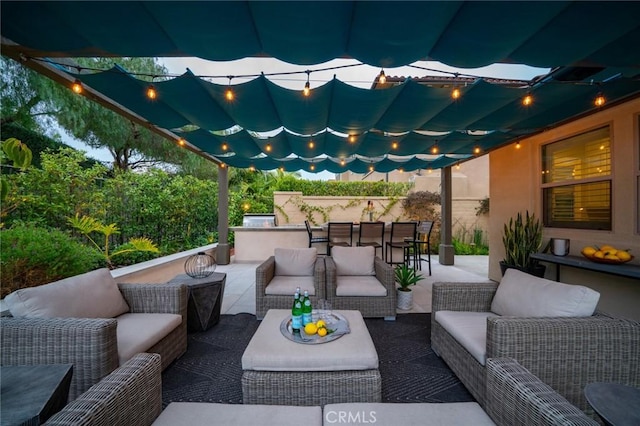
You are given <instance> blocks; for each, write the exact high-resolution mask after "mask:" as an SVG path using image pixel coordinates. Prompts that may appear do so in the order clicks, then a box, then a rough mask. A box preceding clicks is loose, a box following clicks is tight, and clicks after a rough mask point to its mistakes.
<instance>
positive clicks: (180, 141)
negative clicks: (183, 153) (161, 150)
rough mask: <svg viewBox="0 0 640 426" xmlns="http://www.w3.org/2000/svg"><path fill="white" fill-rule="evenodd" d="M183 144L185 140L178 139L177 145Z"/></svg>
mask: <svg viewBox="0 0 640 426" xmlns="http://www.w3.org/2000/svg"><path fill="white" fill-rule="evenodd" d="M185 143H186V142H185V140H184V139H183V138H180V139H178V145H180V146H184V144H185Z"/></svg>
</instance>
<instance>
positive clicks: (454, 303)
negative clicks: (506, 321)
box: [432, 282, 498, 312]
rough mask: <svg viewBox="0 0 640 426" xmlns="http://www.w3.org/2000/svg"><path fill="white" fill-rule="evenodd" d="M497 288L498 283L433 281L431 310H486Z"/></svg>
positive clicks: (489, 306)
mask: <svg viewBox="0 0 640 426" xmlns="http://www.w3.org/2000/svg"><path fill="white" fill-rule="evenodd" d="M497 288H498V283H473V282H471V283H468V282H436V283H433V290H432V312H437V311H469V312H488V311H490V310H491V301H492V300H493V296H494V295H495V293H496V290H497Z"/></svg>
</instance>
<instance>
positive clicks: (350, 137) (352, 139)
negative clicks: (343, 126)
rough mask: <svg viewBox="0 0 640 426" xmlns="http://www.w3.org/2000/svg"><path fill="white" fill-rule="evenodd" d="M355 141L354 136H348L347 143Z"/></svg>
mask: <svg viewBox="0 0 640 426" xmlns="http://www.w3.org/2000/svg"><path fill="white" fill-rule="evenodd" d="M355 141H356V135H349V142H351V143H354V142H355Z"/></svg>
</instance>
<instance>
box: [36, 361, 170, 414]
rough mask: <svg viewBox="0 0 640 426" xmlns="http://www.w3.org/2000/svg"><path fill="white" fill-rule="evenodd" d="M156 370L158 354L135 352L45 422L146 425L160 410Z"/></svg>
mask: <svg viewBox="0 0 640 426" xmlns="http://www.w3.org/2000/svg"><path fill="white" fill-rule="evenodd" d="M160 371H161V370H160V355H158V354H148V353H142V354H137V355H136V356H134V357H133V358H131V359H130V360H129V361H127V362H126V363H124V364H123V365H122V367H120V368H118V369H116V370H114V371H113V372H112V373H111V374H109V375H108V376H106V377H105V378H104V379H102V380H101V381H100V382H99V383H97V384H95V385H94V386H92V387H91V388H90V389H89V390H87V391H86V392H85V393H83V394H82V395H80V397H79V398H78V399H76V400H75V401H72V402H70V403H69V404H68V405H67V406H66V407H64V408H63V409H62V410H61V411H60V412H58V413H56V414H55V415H53V416H52V417H51V418H50V419H49V420H48V421H47V422H46V423H45V424H46V425H68V426H71V425H73V426H82V425H91V426H112V425H120V426H129V425H130V426H147V425H150V424H151V423H153V421H154V420H155V419H156V418H157V417H158V416H159V415H160V412H161V411H162V387H161V375H160V374H161V373H160ZM74 374H75V371H74Z"/></svg>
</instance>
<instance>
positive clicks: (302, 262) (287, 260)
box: [273, 247, 318, 276]
mask: <svg viewBox="0 0 640 426" xmlns="http://www.w3.org/2000/svg"><path fill="white" fill-rule="evenodd" d="M273 254H274V256H275V261H276V275H292V276H308V275H313V271H314V268H315V265H316V258H317V257H318V249H316V248H315V247H312V248H276V249H274V250H273Z"/></svg>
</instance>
